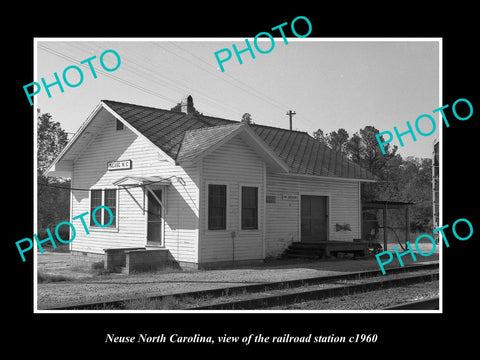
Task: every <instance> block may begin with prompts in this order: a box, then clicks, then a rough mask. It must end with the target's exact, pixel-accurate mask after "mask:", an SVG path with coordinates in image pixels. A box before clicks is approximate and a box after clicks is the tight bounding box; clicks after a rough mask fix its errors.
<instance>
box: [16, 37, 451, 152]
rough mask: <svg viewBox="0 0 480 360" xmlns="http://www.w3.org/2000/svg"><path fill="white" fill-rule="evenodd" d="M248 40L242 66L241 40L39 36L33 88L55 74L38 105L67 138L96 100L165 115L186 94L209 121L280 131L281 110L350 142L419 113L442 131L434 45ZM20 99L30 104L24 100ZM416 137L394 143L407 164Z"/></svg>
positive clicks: (422, 147) (426, 142) (285, 122)
mask: <svg viewBox="0 0 480 360" xmlns="http://www.w3.org/2000/svg"><path fill="white" fill-rule="evenodd" d="M260 39H261V40H260V41H259V42H258V46H259V47H260V48H261V49H262V50H264V51H265V50H268V49H269V48H270V47H271V46H272V43H271V42H270V40H269V39H268V38H265V39H263V38H260ZM264 40H265V41H264ZM249 41H250V43H251V45H252V48H253V51H254V54H255V58H254V59H253V58H252V57H251V55H250V53H249V52H248V51H247V52H244V53H242V54H241V58H242V61H243V64H240V63H239V62H238V60H237V58H236V56H235V53H234V51H233V49H232V44H236V46H237V48H238V49H239V50H242V49H244V48H245V47H246V44H245V39H244V38H230V39H226V38H204V39H180V38H178V39H172V38H169V39H162V38H145V39H140V38H139V39H135V38H129V39H93V38H89V39H68V38H64V39H56V40H52V39H50V38H48V39H36V42H35V46H36V69H35V70H34V71H35V74H36V75H35V79H32V81H37V82H39V83H40V81H41V78H44V79H45V82H46V83H47V84H50V83H53V82H54V81H55V79H54V73H55V72H56V73H57V74H58V76H59V78H60V79H61V81H62V85H63V87H64V92H63V93H62V92H61V91H60V89H59V87H58V86H57V85H54V86H52V87H50V88H49V90H50V92H51V97H50V98H49V97H48V95H47V93H46V91H45V89H44V88H43V87H42V89H41V91H40V93H39V94H38V95H37V96H35V106H37V107H38V108H39V109H40V112H41V113H50V114H51V115H52V116H53V119H54V120H55V121H58V122H60V124H61V126H62V128H63V129H65V130H66V131H67V132H69V133H70V137H71V136H72V135H73V133H75V132H76V131H77V130H78V129H79V127H80V126H81V125H82V123H83V122H84V121H85V120H86V119H87V118H88V116H89V115H90V114H91V113H92V111H93V110H94V109H95V107H96V106H97V105H98V104H99V102H100V101H101V100H115V101H122V102H127V103H133V104H138V105H145V106H152V107H157V108H162V109H170V108H172V107H173V106H175V105H176V104H177V103H178V102H180V100H181V99H182V98H183V97H184V96H186V95H191V96H192V97H193V101H194V105H195V107H196V109H197V110H198V111H200V112H201V113H203V114H205V115H209V116H216V117H221V118H226V119H230V120H240V119H241V117H242V115H243V114H244V113H246V112H248V113H250V114H251V116H252V119H253V122H254V123H257V124H262V125H268V126H275V127H280V128H288V127H289V117H288V116H287V114H286V113H287V111H288V110H292V111H294V112H295V113H296V114H295V115H294V116H293V128H294V129H295V130H300V131H306V132H308V133H309V134H312V133H313V132H314V131H316V130H318V129H322V130H323V131H324V133H329V132H331V131H336V130H338V129H339V128H344V129H345V130H347V131H348V133H349V134H350V135H352V134H353V133H355V132H357V131H358V130H359V129H361V128H363V127H365V126H367V125H372V126H374V127H375V128H377V129H378V130H379V131H380V132H382V131H387V130H388V131H391V132H393V127H394V126H397V128H398V130H399V131H400V132H402V131H406V130H407V125H406V122H407V121H409V122H410V123H411V124H412V127H414V124H415V120H416V119H417V117H419V116H420V115H422V114H429V115H431V116H432V117H433V118H434V119H436V123H437V125H438V121H439V114H438V113H436V114H433V113H432V111H433V110H434V109H436V108H438V107H440V106H441V105H443V104H441V102H440V101H441V98H440V95H441V91H440V89H441V86H440V79H441V78H440V75H439V74H440V72H441V69H440V60H439V59H440V53H439V52H440V44H439V40H438V39H408V38H407V39H388V38H383V39H361V40H358V39H333V38H329V39H322V38H288V44H285V43H284V40H283V39H282V38H281V37H280V38H276V39H275V44H274V46H273V49H272V50H271V51H270V52H269V53H266V54H262V53H260V52H258V51H257V50H256V49H255V47H254V45H253V39H249ZM225 48H227V49H229V50H230V51H231V52H232V57H231V59H230V60H229V61H226V62H224V63H223V66H224V69H225V71H224V72H222V71H221V70H220V67H219V65H218V63H217V60H216V58H215V55H214V54H215V52H216V51H219V50H222V49H225ZM106 50H114V51H116V52H117V53H118V55H119V56H120V59H121V62H120V66H119V67H118V68H117V69H116V70H114V71H111V72H108V71H105V70H103V68H102V66H101V64H100V61H99V59H100V56H101V54H102V53H103V52H104V51H106ZM225 55H226V52H224V53H222V54H220V56H221V57H223V56H225ZM92 56H96V58H94V59H93V60H91V64H92V66H93V67H94V69H95V72H96V74H97V78H94V77H93V75H92V72H91V70H90V68H89V67H88V64H86V63H85V64H83V65H81V64H80V62H81V61H83V60H85V59H88V58H91V57H92ZM103 60H104V64H105V66H106V67H107V68H114V67H115V66H116V65H117V59H116V58H115V56H114V55H113V54H112V53H111V52H107V53H105V55H104V57H103ZM71 65H76V66H78V67H80V69H81V70H82V73H83V81H82V82H80V78H79V75H78V73H77V71H76V70H75V69H70V70H68V71H67V73H66V74H67V80H68V81H69V82H70V83H72V84H75V83H79V82H80V85H78V86H77V87H69V86H67V85H66V84H65V83H64V81H63V79H62V74H63V71H64V69H65V68H66V67H68V66H71ZM25 101H26V102H27V104H28V99H27V97H25ZM423 120H425V119H423ZM423 120H422V121H423ZM420 128H421V129H422V131H423V132H428V131H429V130H430V129H431V125H429V124H428V123H427V122H426V123H420ZM437 130H438V126H437ZM416 135H417V141H416V142H414V141H413V140H412V139H411V137H409V136H405V137H403V140H404V143H405V146H404V147H400V145H399V143H398V140H394V142H393V143H392V144H397V145H398V146H399V153H400V154H401V155H402V156H403V157H407V156H416V157H431V156H432V149H433V140H434V139H435V138H436V137H437V136H438V131H436V133H435V134H432V135H430V136H426V137H423V136H419V135H418V134H416Z"/></svg>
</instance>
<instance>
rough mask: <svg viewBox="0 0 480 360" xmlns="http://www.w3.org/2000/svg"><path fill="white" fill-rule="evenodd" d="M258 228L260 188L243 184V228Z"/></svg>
mask: <svg viewBox="0 0 480 360" xmlns="http://www.w3.org/2000/svg"><path fill="white" fill-rule="evenodd" d="M245 229H258V188H257V187H251V186H242V230H245Z"/></svg>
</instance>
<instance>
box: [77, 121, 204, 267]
mask: <svg viewBox="0 0 480 360" xmlns="http://www.w3.org/2000/svg"><path fill="white" fill-rule="evenodd" d="M93 121H99V119H94V120H93ZM114 160H132V169H130V170H117V171H107V162H108V161H114ZM172 175H176V176H178V177H181V178H182V179H183V180H184V182H185V185H184V186H183V185H182V184H181V183H179V182H178V181H177V179H176V178H173V179H171V181H172V184H171V185H170V186H167V187H166V192H165V193H166V199H165V200H166V206H167V209H166V214H165V227H164V241H165V247H167V248H168V249H170V251H171V253H172V255H173V256H174V257H175V258H176V259H177V260H178V261H186V262H197V255H198V254H197V252H198V251H197V249H198V186H197V184H196V182H197V177H198V176H197V172H196V169H195V168H193V167H192V168H186V169H184V168H182V167H180V166H175V165H174V164H172V163H170V162H169V161H167V159H165V158H164V156H163V155H162V154H161V152H160V151H159V150H158V149H157V148H156V147H155V146H154V145H152V144H151V143H150V142H148V141H147V140H145V139H144V138H142V137H138V136H137V135H135V134H134V133H133V132H132V131H130V130H129V129H127V128H126V127H125V129H124V130H120V131H117V130H116V128H115V119H114V118H113V117H111V118H108V119H107V120H105V124H104V127H103V129H102V130H101V131H99V132H98V134H96V135H95V137H94V138H93V140H92V141H91V143H90V144H89V146H88V147H86V148H85V149H84V150H83V152H82V153H81V154H80V155H79V156H78V157H77V159H76V160H75V161H74V167H73V175H72V187H73V188H82V189H84V188H86V189H90V188H92V187H97V188H102V187H103V188H109V187H110V188H111V187H112V183H113V182H115V181H116V180H119V179H121V178H123V177H125V176H161V177H169V176H172ZM128 191H129V192H127V191H126V190H125V189H121V188H119V191H118V220H119V221H118V228H117V229H108V228H105V229H93V228H90V235H87V234H86V233H85V232H84V231H83V230H82V231H77V237H76V239H75V240H74V241H73V242H72V250H74V251H84V252H94V253H103V249H106V248H122V247H144V246H145V245H146V214H145V213H144V210H143V207H145V206H146V205H145V203H146V195H145V193H144V191H143V189H142V188H139V187H138V188H130V189H129V190H128ZM89 203H90V201H89V192H88V191H77V190H73V191H72V217H75V216H77V215H79V214H81V213H84V212H89V211H90V209H89ZM85 221H86V223H87V225H89V224H90V214H89V215H88V216H86V217H85ZM77 222H78V223H79V222H80V220H75V223H77ZM79 225H80V223H79ZM76 229H79V226H76Z"/></svg>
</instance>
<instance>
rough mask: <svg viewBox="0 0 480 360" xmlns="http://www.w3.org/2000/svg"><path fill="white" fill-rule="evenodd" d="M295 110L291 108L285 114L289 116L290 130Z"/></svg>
mask: <svg viewBox="0 0 480 360" xmlns="http://www.w3.org/2000/svg"><path fill="white" fill-rule="evenodd" d="M295 114H296V112H295V111H292V110H288V112H287V115H288V116H289V117H290V130H292V116H293V115H295Z"/></svg>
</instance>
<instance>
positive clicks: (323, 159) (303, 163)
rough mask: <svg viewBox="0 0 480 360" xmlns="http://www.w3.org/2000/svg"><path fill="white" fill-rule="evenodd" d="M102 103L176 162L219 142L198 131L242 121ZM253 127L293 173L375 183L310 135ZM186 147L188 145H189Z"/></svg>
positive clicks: (363, 170)
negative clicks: (197, 141) (196, 140)
mask: <svg viewBox="0 0 480 360" xmlns="http://www.w3.org/2000/svg"><path fill="white" fill-rule="evenodd" d="M102 102H103V103H105V104H106V105H107V106H108V107H110V108H111V109H112V110H113V111H115V112H116V113H117V114H118V115H119V116H121V117H122V118H123V119H124V120H125V121H127V122H128V123H129V124H130V125H132V126H133V127H134V128H135V129H136V130H138V131H139V132H141V133H142V134H143V135H144V136H145V137H146V138H148V139H149V140H150V141H151V142H152V143H153V144H155V145H156V146H158V147H159V148H160V149H161V150H162V151H164V152H165V153H166V154H167V155H169V156H170V157H171V158H172V159H174V160H177V157H178V156H180V157H184V156H185V157H188V156H189V155H190V154H191V153H193V152H194V151H195V149H196V147H197V146H199V147H201V148H202V149H203V148H205V147H207V146H208V144H209V143H210V142H212V145H213V143H215V142H216V139H215V136H213V135H214V134H215V132H216V131H217V130H214V129H212V131H207V132H203V131H200V132H197V133H196V132H195V131H194V130H199V129H206V128H210V127H218V126H222V125H235V124H240V122H239V121H233V120H227V119H222V118H216V117H211V116H204V115H197V114H185V113H181V112H175V111H171V110H163V109H157V108H152V107H147V106H141V105H134V104H127V103H122V102H117V101H111V100H102ZM249 126H250V128H251V129H252V130H253V131H254V133H255V134H256V135H257V136H258V137H259V138H261V139H262V140H263V141H264V142H265V144H266V145H268V147H269V148H270V149H271V150H273V152H274V153H275V154H276V155H277V156H278V157H279V158H280V159H282V160H283V161H284V162H285V163H286V164H287V165H288V166H289V167H290V173H292V174H298V175H312V176H322V177H335V178H347V179H358V180H375V177H374V176H373V174H371V173H370V172H368V171H367V170H365V169H363V168H362V167H360V166H359V165H357V164H355V163H353V162H352V161H351V160H349V159H348V158H347V157H346V156H344V155H342V154H341V153H339V152H336V151H333V150H332V149H330V148H329V147H328V146H327V145H325V144H323V143H321V142H319V141H317V140H315V139H314V138H313V137H311V136H310V135H308V134H307V133H306V132H300V131H292V130H288V129H281V128H275V127H270V126H264V125H258V124H251V125H249ZM233 128H234V126H233V127H229V126H227V127H226V128H224V130H232V129H233ZM219 129H220V128H219ZM187 132H188V133H187ZM202 134H203V135H202ZM204 135H208V136H204ZM185 137H187V139H186V140H187V145H186V146H187V148H183V149H182V142H183V141H184V138H185ZM195 138H197V139H201V143H198V144H196V145H195ZM183 144H184V145H183V146H185V143H183Z"/></svg>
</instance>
